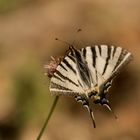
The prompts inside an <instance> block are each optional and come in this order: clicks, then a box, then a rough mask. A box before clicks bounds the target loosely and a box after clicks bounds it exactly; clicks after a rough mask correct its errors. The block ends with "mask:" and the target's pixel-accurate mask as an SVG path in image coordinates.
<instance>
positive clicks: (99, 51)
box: [98, 46, 101, 56]
mask: <svg viewBox="0 0 140 140" xmlns="http://www.w3.org/2000/svg"><path fill="white" fill-rule="evenodd" d="M98 48H99V53H100V56H101V46H98Z"/></svg>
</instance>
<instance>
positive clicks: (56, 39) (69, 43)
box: [55, 38, 73, 47]
mask: <svg viewBox="0 0 140 140" xmlns="http://www.w3.org/2000/svg"><path fill="white" fill-rule="evenodd" d="M55 40H57V41H60V42H61V43H64V44H67V45H68V46H71V47H73V45H72V44H70V43H68V42H66V41H63V40H60V39H58V38H55Z"/></svg>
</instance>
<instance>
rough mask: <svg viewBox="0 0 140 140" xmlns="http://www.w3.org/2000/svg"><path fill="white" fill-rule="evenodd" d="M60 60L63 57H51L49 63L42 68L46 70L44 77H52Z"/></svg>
mask: <svg viewBox="0 0 140 140" xmlns="http://www.w3.org/2000/svg"><path fill="white" fill-rule="evenodd" d="M62 59H63V57H58V58H54V57H53V56H51V61H50V63H49V64H47V65H45V66H44V68H45V69H46V70H47V71H46V73H45V75H47V76H48V77H49V78H51V77H52V76H53V75H54V72H55V71H56V68H57V66H58V65H59V64H60V62H61V61H62Z"/></svg>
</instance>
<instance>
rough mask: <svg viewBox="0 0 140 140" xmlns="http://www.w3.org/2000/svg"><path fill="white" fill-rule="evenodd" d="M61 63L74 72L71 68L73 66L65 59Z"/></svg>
mask: <svg viewBox="0 0 140 140" xmlns="http://www.w3.org/2000/svg"><path fill="white" fill-rule="evenodd" d="M63 63H65V64H66V66H67V67H68V68H69V69H71V70H72V71H73V72H74V73H75V74H76V71H75V70H74V69H73V67H72V66H71V65H70V64H69V62H68V61H67V60H66V59H64V60H63Z"/></svg>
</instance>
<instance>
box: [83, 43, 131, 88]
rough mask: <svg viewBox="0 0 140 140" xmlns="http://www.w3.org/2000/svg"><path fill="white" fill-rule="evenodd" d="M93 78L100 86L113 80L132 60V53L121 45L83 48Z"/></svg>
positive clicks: (94, 83)
mask: <svg viewBox="0 0 140 140" xmlns="http://www.w3.org/2000/svg"><path fill="white" fill-rule="evenodd" d="M81 52H82V55H83V57H84V58H85V60H86V63H87V67H88V69H89V71H90V73H91V77H92V79H93V85H98V87H100V86H101V85H103V84H104V83H107V82H108V81H110V80H112V79H113V77H114V76H115V75H116V74H117V73H118V72H119V71H120V69H121V68H122V67H123V66H124V65H126V64H127V63H128V62H129V61H130V60H131V57H132V55H131V53H130V52H128V51H126V50H125V49H123V48H121V47H114V46H107V45H100V46H97V45H96V46H94V47H91V46H88V47H86V48H82V49H81Z"/></svg>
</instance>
